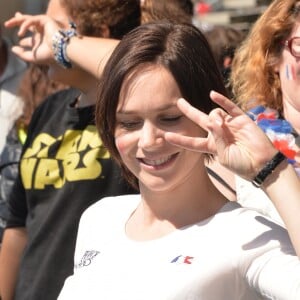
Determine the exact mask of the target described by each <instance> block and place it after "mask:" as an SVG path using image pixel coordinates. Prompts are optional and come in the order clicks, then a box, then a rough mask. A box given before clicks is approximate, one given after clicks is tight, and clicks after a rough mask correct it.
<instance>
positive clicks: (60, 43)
mask: <svg viewBox="0 0 300 300" xmlns="http://www.w3.org/2000/svg"><path fill="white" fill-rule="evenodd" d="M73 36H77V31H76V26H75V24H74V23H70V28H69V29H67V30H62V29H61V30H59V31H57V32H56V33H55V34H54V35H53V37H52V50H53V54H54V59H55V61H56V62H57V63H58V64H59V65H60V66H62V67H63V68H65V69H70V68H72V64H71V61H70V59H69V58H68V56H67V52H66V49H67V45H68V43H69V41H70V39H71V38H72V37H73Z"/></svg>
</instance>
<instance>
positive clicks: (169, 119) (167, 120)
mask: <svg viewBox="0 0 300 300" xmlns="http://www.w3.org/2000/svg"><path fill="white" fill-rule="evenodd" d="M181 118H182V115H180V116H172V117H163V118H162V119H161V120H162V121H163V122H165V123H175V122H177V121H179V120H180V119H181Z"/></svg>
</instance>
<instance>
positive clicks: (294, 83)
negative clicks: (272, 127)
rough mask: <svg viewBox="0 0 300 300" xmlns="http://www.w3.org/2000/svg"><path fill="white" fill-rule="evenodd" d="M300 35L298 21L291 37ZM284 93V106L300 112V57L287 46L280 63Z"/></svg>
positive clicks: (279, 68)
mask: <svg viewBox="0 0 300 300" xmlns="http://www.w3.org/2000/svg"><path fill="white" fill-rule="evenodd" d="M293 37H300V23H297V24H296V25H295V27H294V30H293V31H292V33H291V34H290V36H289V38H288V40H289V39H291V38H293ZM278 71H279V76H280V82H281V90H282V95H283V99H282V101H283V107H284V108H285V107H293V109H296V110H297V111H299V112H300V96H299V95H300V58H296V57H294V56H293V55H292V54H291V52H290V50H289V47H287V46H285V47H284V49H283V51H282V57H281V60H280V63H279V65H278Z"/></svg>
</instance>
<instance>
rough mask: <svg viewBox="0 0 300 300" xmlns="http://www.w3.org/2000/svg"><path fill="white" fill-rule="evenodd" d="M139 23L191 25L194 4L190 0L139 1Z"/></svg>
mask: <svg viewBox="0 0 300 300" xmlns="http://www.w3.org/2000/svg"><path fill="white" fill-rule="evenodd" d="M141 14H142V17H141V23H142V24H145V23H149V22H153V21H155V20H163V19H165V20H168V21H171V22H175V23H192V21H193V16H194V4H193V2H192V1H191V0H175V1H174V0H173V1H168V0H141Z"/></svg>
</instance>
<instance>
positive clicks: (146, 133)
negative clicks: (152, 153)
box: [138, 122, 163, 149]
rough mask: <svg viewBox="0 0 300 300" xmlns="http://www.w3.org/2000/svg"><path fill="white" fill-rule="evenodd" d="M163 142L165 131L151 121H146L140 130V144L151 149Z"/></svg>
mask: <svg viewBox="0 0 300 300" xmlns="http://www.w3.org/2000/svg"><path fill="white" fill-rule="evenodd" d="M162 143H163V131H162V130H161V129H160V128H158V127H157V126H155V125H154V124H152V123H151V122H144V124H143V127H142V128H141V131H140V137H139V143H138V146H139V147H140V148H143V149H151V148H153V147H154V148H155V147H157V146H160V145H161V144H162Z"/></svg>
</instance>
